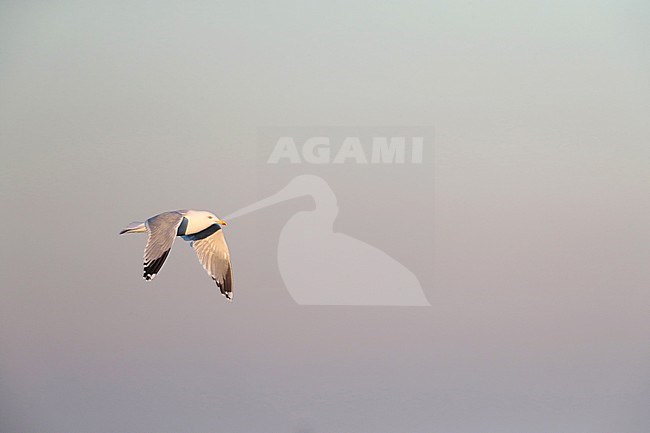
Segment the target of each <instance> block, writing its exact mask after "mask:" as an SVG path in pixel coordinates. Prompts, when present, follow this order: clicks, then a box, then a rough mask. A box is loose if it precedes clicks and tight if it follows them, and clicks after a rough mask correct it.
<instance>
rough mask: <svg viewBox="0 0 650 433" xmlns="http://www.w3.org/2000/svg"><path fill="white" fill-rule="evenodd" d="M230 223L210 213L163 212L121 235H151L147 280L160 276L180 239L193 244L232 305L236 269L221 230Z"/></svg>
mask: <svg viewBox="0 0 650 433" xmlns="http://www.w3.org/2000/svg"><path fill="white" fill-rule="evenodd" d="M225 225H226V222H225V221H222V220H221V219H219V218H218V217H217V216H216V215H214V214H213V213H211V212H207V211H197V210H177V211H172V212H163V213H161V214H159V215H156V216H153V217H151V218H149V219H148V220H146V221H145V222H140V221H135V222H132V223H131V224H129V225H128V226H127V227H126V228H125V229H124V230H122V231H121V232H120V234H124V233H144V232H147V233H149V238H148V239H147V246H146V247H145V249H144V274H143V275H142V276H143V277H144V279H145V280H147V281H150V280H152V279H153V277H155V276H156V274H158V272H160V268H162V265H163V263H165V259H167V256H168V255H169V251H170V250H171V249H172V245H173V244H174V240H175V239H176V237H177V236H180V237H182V238H183V239H184V240H186V241H189V242H190V245H191V246H192V248H194V251H196V255H197V256H198V257H199V261H200V262H201V264H202V265H203V268H204V269H205V270H206V271H207V273H208V274H209V275H210V277H212V279H213V280H214V281H215V283H217V286H218V287H219V289H220V290H221V294H222V295H224V296H225V297H226V298H228V300H230V301H232V267H231V265H230V253H229V252H228V245H226V239H225V238H224V236H223V230H221V226H225Z"/></svg>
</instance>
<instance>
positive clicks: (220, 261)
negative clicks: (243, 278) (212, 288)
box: [192, 226, 232, 301]
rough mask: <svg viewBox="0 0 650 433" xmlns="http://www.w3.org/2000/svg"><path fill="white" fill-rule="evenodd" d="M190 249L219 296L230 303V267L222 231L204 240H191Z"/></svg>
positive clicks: (228, 253)
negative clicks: (218, 290)
mask: <svg viewBox="0 0 650 433" xmlns="http://www.w3.org/2000/svg"><path fill="white" fill-rule="evenodd" d="M213 227H215V226H213ZM217 227H218V226H217ZM192 248H194V251H196V255H197V256H198V257H199V261H200V262H201V264H202V265H203V268H204V269H205V270H206V271H207V273H208V275H210V277H212V279H213V280H214V282H215V283H217V287H219V289H220V290H221V294H222V295H224V296H225V297H226V298H228V300H230V301H232V266H231V265H230V252H229V251H228V245H227V244H226V238H225V237H224V235H223V230H220V229H219V230H217V231H216V232H214V233H212V234H210V235H209V236H206V237H205V238H202V239H197V240H193V241H192Z"/></svg>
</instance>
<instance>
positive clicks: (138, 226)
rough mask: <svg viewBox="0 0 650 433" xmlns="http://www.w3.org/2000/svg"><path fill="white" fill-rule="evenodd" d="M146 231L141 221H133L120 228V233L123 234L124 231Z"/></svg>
mask: <svg viewBox="0 0 650 433" xmlns="http://www.w3.org/2000/svg"><path fill="white" fill-rule="evenodd" d="M146 231H147V228H146V227H145V225H144V223H143V222H140V221H133V222H132V223H131V224H129V225H128V226H126V228H124V229H122V231H121V232H120V234H121V235H123V234H124V233H144V232H146Z"/></svg>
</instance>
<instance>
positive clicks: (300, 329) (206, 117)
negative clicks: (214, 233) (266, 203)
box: [0, 0, 650, 433]
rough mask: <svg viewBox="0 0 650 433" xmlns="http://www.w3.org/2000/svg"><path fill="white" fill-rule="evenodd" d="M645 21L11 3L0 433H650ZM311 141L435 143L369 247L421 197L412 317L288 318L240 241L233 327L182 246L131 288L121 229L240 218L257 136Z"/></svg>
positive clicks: (465, 11)
mask: <svg viewBox="0 0 650 433" xmlns="http://www.w3.org/2000/svg"><path fill="white" fill-rule="evenodd" d="M649 19H650V7H649V6H648V4H647V2H641V1H617V2H614V1H593V2H582V1H573V0H570V1H563V2H521V1H499V2H453V1H439V2H424V1H421V2H420V1H399V2H397V1H395V2H388V3H383V4H377V2H371V1H331V2H320V3H318V2H299V1H293V2H292V1H279V2H269V3H265V4H258V3H255V2H244V1H239V2H230V3H223V2H213V1H205V2H178V1H162V2H153V1H143V2H127V1H122V2H120V1H116V2H92V1H90V2H74V1H60V2H37V1H1V2H0V77H1V79H0V144H1V146H2V147H1V149H2V158H1V160H0V167H1V169H0V195H1V197H2V200H1V201H0V203H1V206H2V209H3V215H4V230H3V231H2V239H3V242H2V247H0V251H1V254H2V256H1V259H2V260H1V263H2V273H1V275H2V286H1V290H2V293H1V296H0V430H1V431H2V432H3V433H58V432H61V433H88V432H93V433H115V432H128V433H140V432H142V433H148V432H156V433H175V432H181V431H182V432H197V433H202V432H206V433H207V432H260V433H261V432H295V433H307V432H309V433H321V432H323V433H328V432H329V433H331V432H353V433H356V432H359V433H364V432H367V433H381V432H387V433H388V432H440V433H487V432H499V433H503V432H512V433H522V432H523V433H538V432H539V433H549V432H572V433H601V432H602V433H611V432H616V433H639V432H642V431H650V421H649V418H648V416H647V407H648V403H649V402H650V368H649V367H648V366H649V365H650V346H649V345H648V339H649V337H650V335H649V334H650V314H649V313H650V293H649V291H648V289H649V287H650V271H649V270H648V263H649V261H650V248H649V245H650V229H649V226H648V221H650V171H649V168H650V166H649V164H650V146H648V137H649V135H650V134H649V133H650V124H649V123H648V118H649V117H650V116H649V115H650V104H649V101H650V81H649V79H648V71H649V70H650V55H649V51H648V44H649V43H650V30H649V28H648V25H647V23H648V20H649ZM302 125H307V126H309V125H316V126H322V125H350V126H353V127H355V126H358V127H367V126H400V125H406V126H411V125H419V126H430V127H432V128H434V129H435V161H434V164H433V173H434V177H435V187H434V188H432V189H428V190H427V189H426V188H423V189H422V191H420V190H417V191H410V194H414V195H410V196H409V193H404V194H402V195H401V196H400V195H395V194H387V196H386V201H385V203H384V205H383V206H384V208H382V209H385V211H383V212H381V213H380V214H378V215H377V220H374V221H370V222H368V224H370V225H369V226H367V227H370V228H371V229H372V228H373V227H375V226H374V225H373V224H376V225H377V226H378V227H381V228H382V230H386V235H385V239H386V240H387V242H386V245H379V246H380V247H382V248H385V249H386V248H390V242H388V240H390V239H392V238H394V237H395V236H398V235H400V233H403V236H407V235H408V236H414V238H415V234H414V233H415V232H414V231H413V230H414V227H417V224H424V223H426V221H424V220H423V217H422V216H421V215H420V216H417V215H403V214H402V213H401V211H400V206H399V205H393V203H400V201H399V200H403V199H404V197H403V196H406V197H410V198H411V199H413V200H419V199H420V196H419V195H418V194H427V193H430V194H432V197H433V215H434V217H433V218H432V220H431V222H430V224H432V225H433V232H434V234H435V236H434V240H433V243H432V245H431V249H432V254H431V255H430V256H429V255H427V256H426V258H425V259H423V260H420V261H419V262H418V260H415V264H414V265H413V266H414V271H416V272H417V271H418V270H420V271H423V270H426V269H428V270H432V272H433V273H432V274H430V275H432V277H431V278H428V279H426V281H423V287H424V290H425V293H426V295H427V298H428V300H429V302H430V303H431V305H432V306H431V307H428V308H397V307H305V306H299V305H296V304H295V303H294V302H293V300H292V299H291V297H290V296H289V295H288V294H287V291H286V290H285V289H284V287H283V286H282V280H281V279H280V277H279V274H278V271H277V265H276V259H275V258H274V257H273V251H272V250H271V249H269V248H266V247H260V246H259V244H258V242H257V238H256V236H257V235H259V232H260V230H263V229H265V227H264V226H262V225H255V224H252V223H251V222H250V221H249V222H248V223H246V221H245V220H242V224H241V225H239V226H237V224H233V225H232V226H229V228H228V231H227V232H226V233H227V237H228V241H229V244H230V246H231V250H232V254H233V260H234V261H235V260H236V261H235V266H236V268H235V269H236V273H235V277H236V288H235V290H236V294H235V301H234V302H233V303H232V304H228V303H227V302H226V301H225V300H224V299H223V298H222V297H221V295H220V294H219V293H218V290H217V289H216V287H215V286H214V285H213V284H212V283H211V282H210V280H209V278H208V277H207V276H206V275H205V274H204V273H203V271H202V270H201V269H200V265H199V264H198V262H197V260H196V258H195V257H194V255H193V253H192V251H191V249H190V248H189V247H188V246H187V245H184V244H182V243H177V245H176V246H175V247H174V251H173V252H172V254H171V256H170V259H169V262H168V263H167V264H166V265H165V268H164V269H163V271H162V272H161V274H160V276H159V277H157V278H156V280H154V282H152V283H145V282H144V281H142V278H141V254H142V249H143V248H144V243H145V238H144V237H137V236H135V235H133V236H132V237H128V238H126V237H119V236H118V235H117V233H118V231H119V230H120V229H121V228H122V227H123V226H124V225H125V224H127V223H129V222H131V221H133V220H137V219H145V218H147V217H149V216H152V215H154V214H156V213H159V212H162V211H166V210H173V209H181V208H188V207H190V208H194V209H210V210H213V211H215V212H216V213H217V214H218V215H227V214H228V213H230V212H233V211H235V210H236V209H238V208H240V207H242V206H245V205H247V204H249V203H251V202H253V201H255V200H257V199H258V198H260V197H259V186H258V179H257V178H256V176H255V173H256V168H257V167H256V164H258V160H257V155H258V151H259V149H258V147H257V141H256V140H257V139H258V130H259V128H261V127H268V126H271V127H273V126H302ZM351 176H352V175H351ZM346 179H347V178H346ZM353 181H354V179H353V178H351V179H350V182H353ZM366 205H367V206H370V205H368V204H363V203H359V204H358V206H359V208H358V209H357V208H354V207H352V209H353V210H352V211H350V210H348V211H347V212H349V214H350V217H349V218H348V214H346V211H345V209H351V208H350V207H349V206H354V203H351V204H349V206H348V207H345V206H343V204H341V209H342V211H341V214H340V215H339V219H340V221H339V222H338V224H340V226H339V227H343V228H348V229H350V230H352V229H353V228H355V227H356V226H355V224H358V222H356V221H355V220H354V219H353V216H354V215H353V214H354V209H357V210H361V209H362V208H363V206H366ZM305 206H307V207H308V206H309V204H308V203H307V202H306V201H304V200H303V201H301V200H297V201H295V202H292V203H287V204H286V205H283V206H282V207H280V208H278V209H276V210H275V211H274V212H275V213H273V214H272V215H270V216H269V215H267V216H269V218H270V219H271V220H272V222H271V223H269V230H276V231H277V230H279V228H278V226H277V224H279V221H280V220H282V219H287V218H288V217H289V216H290V215H291V214H292V212H295V211H296V210H298V209H301V208H304V207H305ZM395 215H397V216H399V217H400V218H399V219H400V222H402V224H403V225H402V226H401V227H400V226H399V225H397V224H396V221H395V220H394V216H395ZM418 218H420V219H418ZM413 221H416V222H417V224H414V223H413ZM355 230H356V229H355ZM363 230H364V227H361V226H360V227H358V232H359V233H363ZM409 230H410V231H409ZM414 242H415V241H414ZM395 254H396V255H397V256H400V255H404V257H406V256H407V255H408V251H405V250H404V251H396V252H395Z"/></svg>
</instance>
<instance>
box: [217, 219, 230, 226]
mask: <svg viewBox="0 0 650 433" xmlns="http://www.w3.org/2000/svg"><path fill="white" fill-rule="evenodd" d="M217 222H218V223H219V225H220V226H227V225H228V223H227V222H225V221H224V220H217Z"/></svg>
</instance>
